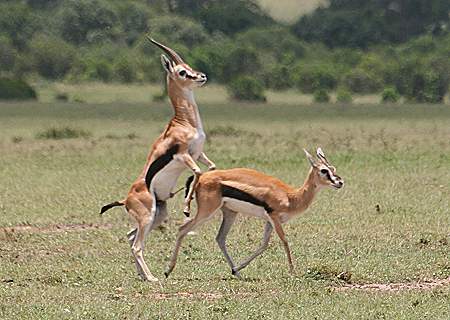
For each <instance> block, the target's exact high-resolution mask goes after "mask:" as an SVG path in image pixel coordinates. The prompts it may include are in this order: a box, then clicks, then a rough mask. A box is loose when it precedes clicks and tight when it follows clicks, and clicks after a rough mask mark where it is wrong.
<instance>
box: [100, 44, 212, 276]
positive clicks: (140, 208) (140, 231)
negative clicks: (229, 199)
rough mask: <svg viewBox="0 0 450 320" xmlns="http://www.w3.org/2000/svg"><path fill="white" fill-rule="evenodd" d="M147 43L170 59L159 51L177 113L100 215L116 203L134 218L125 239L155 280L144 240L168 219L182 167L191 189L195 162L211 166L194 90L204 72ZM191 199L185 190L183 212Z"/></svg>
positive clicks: (142, 271) (202, 80) (139, 264)
mask: <svg viewBox="0 0 450 320" xmlns="http://www.w3.org/2000/svg"><path fill="white" fill-rule="evenodd" d="M150 41H151V42H152V43H154V44H155V45H157V46H158V47H159V48H161V49H162V50H164V51H165V52H166V53H167V54H168V55H169V57H170V59H169V58H168V57H166V56H165V55H161V61H162V64H163V66H164V69H165V70H166V72H167V90H168V95H169V98H170V101H171V102H172V106H173V108H174V111H175V114H174V116H173V118H172V120H171V121H170V122H169V124H168V125H167V126H166V128H165V130H164V132H163V133H162V134H161V135H160V136H159V138H158V139H157V140H156V141H155V143H154V144H153V146H152V148H151V150H150V152H149V154H148V157H147V162H146V164H145V166H144V170H143V171H142V173H141V174H140V175H139V177H138V178H137V179H136V181H135V182H134V183H133V185H132V186H131V189H130V191H129V192H128V196H127V197H126V198H125V199H124V200H121V201H115V202H112V203H110V204H107V205H105V206H103V208H102V209H101V212H100V213H104V212H105V211H107V210H109V209H110V208H112V207H115V206H123V205H124V206H125V208H126V210H127V211H128V213H129V214H130V216H132V217H133V218H134V219H135V220H136V222H137V228H135V229H133V230H131V231H130V232H129V233H128V240H129V242H130V244H131V249H132V253H133V255H134V258H135V262H136V267H137V270H138V273H139V274H140V276H141V277H142V278H143V279H144V280H149V281H157V280H158V279H157V278H155V277H154V276H153V275H152V274H151V272H150V270H149V269H148V267H147V264H146V263H145V261H144V257H143V250H144V241H145V238H146V236H147V234H148V233H149V232H150V231H151V230H153V229H154V228H155V227H157V226H158V225H159V224H161V222H162V221H164V219H165V218H166V217H167V207H166V200H167V199H169V198H170V197H172V195H173V194H172V190H173V188H174V187H175V185H176V183H177V180H178V177H179V176H180V174H181V173H182V172H183V171H184V170H186V168H189V169H191V170H192V171H193V172H194V174H195V179H194V186H193V187H195V184H196V182H197V181H198V177H199V176H200V174H201V170H200V168H199V166H198V165H197V163H196V162H195V161H196V160H198V161H199V162H201V163H203V164H205V165H207V166H208V168H209V169H210V170H212V169H214V168H215V164H214V163H213V162H212V161H211V160H209V159H208V157H207V156H206V155H205V153H204V152H203V144H204V142H205V137H206V136H205V133H204V131H203V125H202V120H201V119H200V114H199V111H198V107H197V104H196V103H195V100H194V94H193V89H194V88H196V87H201V86H202V85H203V84H205V82H206V75H205V74H203V73H201V72H198V71H194V70H193V69H192V68H191V67H190V66H189V65H187V64H186V63H185V62H184V61H183V60H182V59H181V57H180V56H179V55H178V54H177V53H176V52H175V51H174V50H172V49H170V48H168V47H166V46H164V45H162V44H160V43H158V42H156V41H154V40H153V39H150ZM190 192H193V191H190ZM190 200H191V194H188V196H187V197H186V200H185V205H186V207H185V211H189V203H190Z"/></svg>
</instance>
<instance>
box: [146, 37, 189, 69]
mask: <svg viewBox="0 0 450 320" xmlns="http://www.w3.org/2000/svg"><path fill="white" fill-rule="evenodd" d="M147 39H148V41H150V42H151V43H153V44H155V45H157V46H158V47H160V48H161V49H162V50H163V51H165V52H166V53H167V54H168V55H169V56H170V58H172V60H173V61H174V62H176V63H177V64H182V63H184V61H183V59H181V57H180V56H179V55H178V54H177V53H176V52H175V51H174V50H172V49H170V48H169V47H166V46H165V45H163V44H161V43H159V42H157V41H155V40H154V39H152V38H150V37H149V36H147Z"/></svg>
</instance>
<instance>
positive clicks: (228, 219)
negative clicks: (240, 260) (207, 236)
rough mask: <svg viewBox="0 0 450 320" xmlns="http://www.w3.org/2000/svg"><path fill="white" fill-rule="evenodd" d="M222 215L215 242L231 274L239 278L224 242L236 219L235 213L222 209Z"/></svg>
mask: <svg viewBox="0 0 450 320" xmlns="http://www.w3.org/2000/svg"><path fill="white" fill-rule="evenodd" d="M222 213H223V219H222V224H221V225H220V229H219V232H218V233H217V236H216V242H217V245H218V246H219V248H220V250H221V251H222V253H223V255H224V256H225V259H226V260H227V262H228V265H229V266H230V268H231V273H232V274H233V275H235V276H236V277H238V278H240V277H241V276H240V274H239V272H237V271H235V269H236V266H235V265H234V262H233V260H232V259H231V257H230V255H229V254H228V251H227V246H226V241H227V236H228V233H229V232H230V229H231V226H232V225H233V223H234V221H235V220H236V217H237V212H234V211H232V210H230V209H227V208H226V207H222Z"/></svg>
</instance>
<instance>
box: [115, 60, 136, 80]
mask: <svg viewBox="0 0 450 320" xmlns="http://www.w3.org/2000/svg"><path fill="white" fill-rule="evenodd" d="M113 73H114V76H115V78H116V79H117V80H119V81H121V82H125V83H130V82H133V81H135V80H136V76H137V75H136V68H135V65H134V63H133V61H130V59H128V58H127V57H120V58H119V59H118V60H117V61H116V62H115V63H114V65H113Z"/></svg>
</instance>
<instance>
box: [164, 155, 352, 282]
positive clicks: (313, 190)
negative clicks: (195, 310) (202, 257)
mask: <svg viewBox="0 0 450 320" xmlns="http://www.w3.org/2000/svg"><path fill="white" fill-rule="evenodd" d="M319 150H320V153H319ZM305 152H306V150H305ZM317 154H318V157H319V154H323V152H322V151H321V149H320V148H319V149H318V151H317ZM307 157H308V159H309V160H310V162H311V169H310V171H309V173H308V176H307V178H306V180H305V182H304V183H303V185H302V186H301V187H300V188H294V187H292V186H289V185H287V184H286V183H284V182H283V181H281V180H279V179H277V178H275V177H271V176H268V175H266V174H264V173H261V172H258V171H256V170H251V169H243V168H238V169H230V170H217V171H213V172H207V173H205V174H203V175H202V176H201V177H200V180H199V182H198V184H197V187H196V201H197V214H196V216H195V217H194V218H193V219H191V220H188V221H187V222H186V223H185V224H184V225H182V226H181V227H180V230H179V233H178V236H177V241H176V244H175V249H174V251H173V254H172V257H171V260H170V264H169V267H168V270H167V272H166V276H169V274H170V273H171V272H172V270H173V268H174V267H175V264H176V260H177V256H178V252H179V249H180V246H181V242H182V240H183V238H184V236H185V235H186V234H187V233H188V232H189V231H191V230H193V229H194V228H195V227H197V226H198V225H200V224H202V223H203V222H205V221H208V220H209V219H210V218H211V217H212V215H214V214H215V213H216V212H217V211H218V209H222V213H223V222H222V226H221V228H220V230H219V234H218V236H217V238H216V240H217V242H218V244H219V247H220V248H221V250H222V252H223V253H224V256H225V258H226V260H227V262H228V263H229V265H230V267H231V269H232V273H233V274H234V275H236V276H239V270H241V269H243V268H244V267H246V266H247V265H248V264H249V263H250V262H251V261H252V260H253V259H254V258H255V257H257V256H258V255H259V254H261V253H262V251H264V250H265V248H266V247H267V244H268V241H269V239H270V234H271V232H272V229H275V232H276V233H277V235H278V236H279V238H280V240H281V241H282V243H283V246H284V249H285V251H286V255H287V259H288V262H289V268H290V270H293V268H294V266H293V262H292V257H291V253H290V249H289V244H288V242H287V239H286V236H285V234H284V231H283V228H282V226H281V225H282V224H283V223H284V222H287V221H288V220H289V219H291V218H292V217H294V216H295V215H298V214H299V213H301V212H303V211H305V210H306V209H307V208H308V207H309V205H310V204H311V203H312V201H313V200H314V196H315V195H316V194H317V192H318V191H319V190H320V189H321V188H322V187H326V186H334V187H336V188H341V187H342V186H343V180H342V179H341V178H340V177H339V176H337V175H336V174H335V170H336V169H335V168H334V167H332V166H331V165H330V164H329V163H328V161H325V158H324V159H321V158H320V157H319V160H315V159H312V157H311V156H310V155H309V153H307ZM322 170H327V173H323V172H321V171H322ZM327 174H328V175H329V176H330V178H328V176H327ZM331 179H333V180H331ZM222 185H227V186H231V187H234V188H236V189H239V190H241V191H244V192H246V193H247V194H250V195H251V196H253V197H254V198H256V199H257V200H259V201H264V202H265V203H266V204H268V206H269V207H270V208H271V209H272V210H273V211H272V212H270V213H267V215H266V217H265V218H266V221H267V222H266V227H265V232H264V238H263V243H262V245H261V247H260V248H258V250H256V251H255V253H254V254H253V255H251V256H250V257H249V258H247V259H246V260H245V261H244V262H243V263H241V264H240V265H239V266H238V267H236V266H235V265H234V263H233V261H232V259H231V257H230V256H229V255H228V252H227V250H226V246H225V239H226V236H227V233H228V231H229V229H230V228H231V225H232V223H233V221H234V219H235V216H236V214H237V213H238V212H233V211H231V209H230V208H228V207H227V205H226V203H224V202H223V198H222V191H221V188H222Z"/></svg>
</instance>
